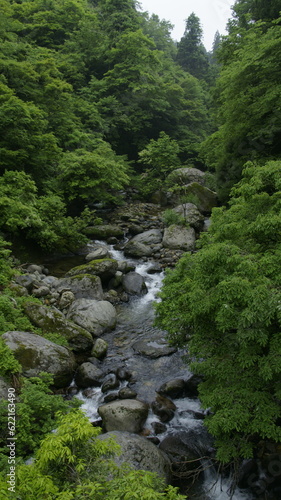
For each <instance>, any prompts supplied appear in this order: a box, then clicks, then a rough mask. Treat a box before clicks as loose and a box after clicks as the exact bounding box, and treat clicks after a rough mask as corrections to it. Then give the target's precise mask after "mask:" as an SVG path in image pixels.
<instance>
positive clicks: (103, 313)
mask: <svg viewBox="0 0 281 500" xmlns="http://www.w3.org/2000/svg"><path fill="white" fill-rule="evenodd" d="M67 318H68V319H70V320H72V321H74V323H76V324H77V325H79V326H81V327H82V328H85V329H86V330H88V331H89V332H91V333H92V334H93V335H95V336H97V337H98V336H100V335H102V334H103V333H105V332H107V331H109V330H113V328H115V326H116V321H117V313H116V309H115V307H114V306H113V305H112V304H110V302H107V301H106V300H94V299H77V300H75V301H74V302H73V303H72V304H71V306H70V308H69V310H68V313H67Z"/></svg>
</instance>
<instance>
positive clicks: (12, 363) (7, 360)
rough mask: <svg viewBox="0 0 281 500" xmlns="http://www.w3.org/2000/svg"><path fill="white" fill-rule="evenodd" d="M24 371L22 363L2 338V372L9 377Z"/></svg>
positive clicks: (0, 341)
mask: <svg viewBox="0 0 281 500" xmlns="http://www.w3.org/2000/svg"><path fill="white" fill-rule="evenodd" d="M21 371H22V368H21V365H20V364H19V362H18V361H17V360H16V359H15V357H14V355H13V352H12V351H11V349H10V348H9V347H8V346H7V345H6V344H5V342H4V341H3V339H1V338H0V374H1V377H7V376H10V375H13V374H17V373H20V372H21Z"/></svg>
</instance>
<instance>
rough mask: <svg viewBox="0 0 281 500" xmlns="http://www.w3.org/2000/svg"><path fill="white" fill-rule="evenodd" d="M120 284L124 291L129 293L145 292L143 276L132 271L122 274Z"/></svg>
mask: <svg viewBox="0 0 281 500" xmlns="http://www.w3.org/2000/svg"><path fill="white" fill-rule="evenodd" d="M122 285H123V288H124V290H125V292H126V293H129V294H130V295H142V294H144V293H146V292H147V286H146V284H145V281H144V278H143V276H141V275H140V274H139V273H136V272H134V271H132V272H130V273H128V274H125V275H123V277H122Z"/></svg>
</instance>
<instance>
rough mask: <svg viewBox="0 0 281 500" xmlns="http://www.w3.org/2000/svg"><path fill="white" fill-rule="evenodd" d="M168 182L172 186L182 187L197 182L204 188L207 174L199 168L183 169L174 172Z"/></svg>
mask: <svg viewBox="0 0 281 500" xmlns="http://www.w3.org/2000/svg"><path fill="white" fill-rule="evenodd" d="M167 182H168V183H172V184H179V185H180V186H182V185H185V184H190V183H191V182H197V183H198V184H201V185H202V186H204V184H205V173H204V172H202V170H199V169H198V168H193V167H182V168H177V169H176V170H173V172H171V173H170V174H169V176H168V177H167Z"/></svg>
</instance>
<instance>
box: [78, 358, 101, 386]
mask: <svg viewBox="0 0 281 500" xmlns="http://www.w3.org/2000/svg"><path fill="white" fill-rule="evenodd" d="M102 377H103V372H102V371H101V370H100V369H99V368H98V367H97V366H95V365H94V364H93V363H90V362H89V361H87V362H86V363H82V365H80V366H79V368H78V370H77V372H76V373H75V382H76V384H77V386H78V387H81V388H83V389H84V388H86V387H92V386H99V385H101V380H102Z"/></svg>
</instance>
